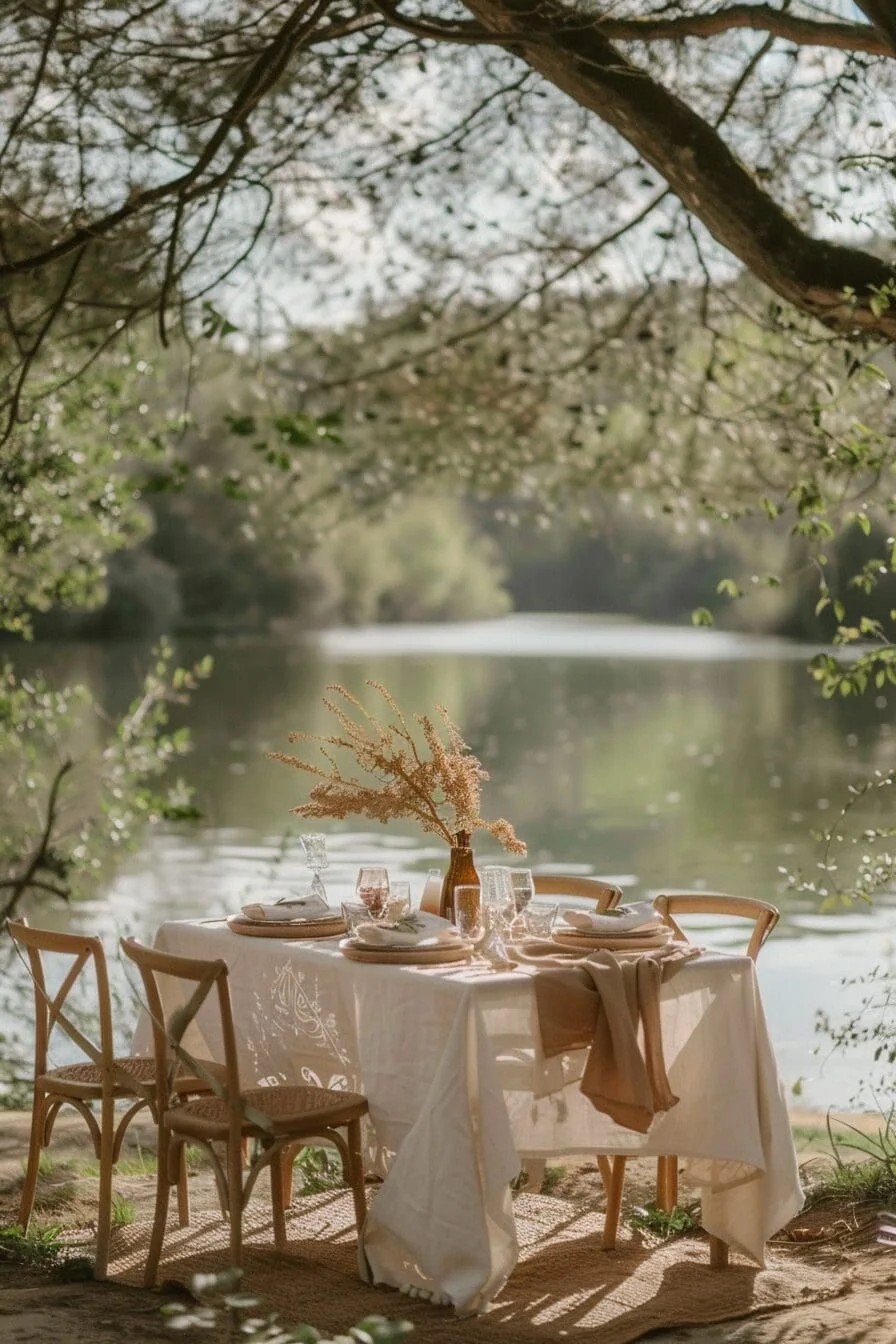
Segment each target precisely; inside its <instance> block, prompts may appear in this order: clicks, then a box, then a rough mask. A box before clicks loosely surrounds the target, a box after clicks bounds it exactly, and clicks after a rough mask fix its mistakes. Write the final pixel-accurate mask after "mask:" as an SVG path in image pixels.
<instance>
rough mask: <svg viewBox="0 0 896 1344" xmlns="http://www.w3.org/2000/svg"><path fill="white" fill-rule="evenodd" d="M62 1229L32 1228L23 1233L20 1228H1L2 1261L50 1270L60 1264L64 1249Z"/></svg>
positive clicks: (55, 1226) (54, 1225) (0, 1253)
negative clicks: (61, 1238)
mask: <svg viewBox="0 0 896 1344" xmlns="http://www.w3.org/2000/svg"><path fill="white" fill-rule="evenodd" d="M61 1232H62V1228H61V1227H59V1226H57V1225H56V1224H53V1225H52V1226H50V1227H34V1226H32V1227H30V1228H29V1229H28V1231H27V1232H23V1231H22V1229H21V1228H20V1227H0V1260H2V1261H5V1262H6V1263H7V1264H13V1265H27V1266H28V1268H30V1269H50V1268H52V1267H53V1266H54V1265H56V1264H58V1263H59V1260H60V1259H61V1257H62V1254H63V1247H62V1245H61V1244H60V1241H59V1237H60V1234H61Z"/></svg>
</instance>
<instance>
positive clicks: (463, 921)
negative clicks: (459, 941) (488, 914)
mask: <svg viewBox="0 0 896 1344" xmlns="http://www.w3.org/2000/svg"><path fill="white" fill-rule="evenodd" d="M454 923H455V926H456V927H457V929H458V932H459V933H460V935H461V937H463V938H466V939H467V941H468V942H470V943H473V944H474V945H475V944H477V943H481V942H482V940H483V938H484V937H485V920H484V918H483V913H482V899H481V893H480V889H479V887H476V886H466V885H464V884H461V885H460V886H457V887H455V888H454Z"/></svg>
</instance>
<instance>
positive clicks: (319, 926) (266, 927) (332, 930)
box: [227, 912, 345, 938]
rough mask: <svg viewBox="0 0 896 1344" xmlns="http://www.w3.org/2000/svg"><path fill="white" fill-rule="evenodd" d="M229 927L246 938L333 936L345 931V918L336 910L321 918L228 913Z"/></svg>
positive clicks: (232, 931)
mask: <svg viewBox="0 0 896 1344" xmlns="http://www.w3.org/2000/svg"><path fill="white" fill-rule="evenodd" d="M227 927H228V928H229V929H230V931H231V933H240V934H242V935H243V936H244V937H246V938H331V937H333V936H334V935H335V934H337V933H345V920H344V919H343V917H342V915H341V914H337V913H335V912H334V913H333V914H332V915H324V916H322V918H320V919H249V917H248V915H228V916H227Z"/></svg>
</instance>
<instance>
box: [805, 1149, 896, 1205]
mask: <svg viewBox="0 0 896 1344" xmlns="http://www.w3.org/2000/svg"><path fill="white" fill-rule="evenodd" d="M893 1200H896V1174H894V1173H893V1172H891V1171H889V1170H888V1169H887V1167H885V1166H882V1165H881V1163H879V1162H876V1161H874V1159H871V1160H869V1161H865V1162H840V1163H839V1164H838V1165H835V1166H833V1167H830V1168H829V1169H828V1170H827V1171H825V1172H824V1174H823V1175H821V1176H818V1177H816V1179H815V1180H813V1181H812V1182H811V1184H810V1185H809V1188H808V1191H807V1194H806V1208H807V1209H812V1208H815V1207H816V1206H817V1205H819V1204H825V1203H827V1202H828V1201H836V1202H838V1203H843V1204H853V1205H855V1204H876V1205H882V1204H888V1203H890V1202H892V1201H893Z"/></svg>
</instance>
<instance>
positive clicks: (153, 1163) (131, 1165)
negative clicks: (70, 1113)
mask: <svg viewBox="0 0 896 1344" xmlns="http://www.w3.org/2000/svg"><path fill="white" fill-rule="evenodd" d="M76 1169H77V1171H78V1174H79V1175H81V1176H99V1174H100V1164H99V1161H98V1160H97V1158H95V1157H82V1158H81V1159H80V1160H79V1161H78V1162H77V1163H76ZM158 1169H159V1164H158V1162H157V1160H156V1155H155V1153H148V1152H146V1151H145V1150H144V1149H143V1148H141V1147H140V1146H139V1144H138V1145H137V1151H136V1152H135V1153H126V1154H125V1155H124V1156H123V1157H120V1158H119V1159H118V1161H117V1162H116V1163H115V1170H116V1173H117V1174H118V1175H119V1176H155V1174H156V1172H157V1171H158Z"/></svg>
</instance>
